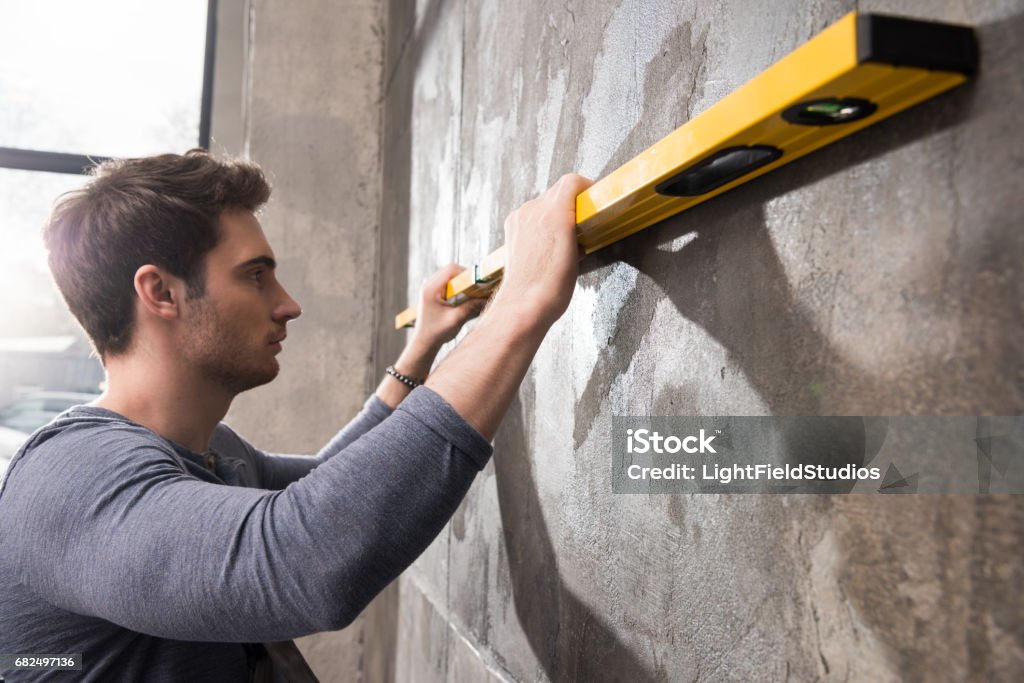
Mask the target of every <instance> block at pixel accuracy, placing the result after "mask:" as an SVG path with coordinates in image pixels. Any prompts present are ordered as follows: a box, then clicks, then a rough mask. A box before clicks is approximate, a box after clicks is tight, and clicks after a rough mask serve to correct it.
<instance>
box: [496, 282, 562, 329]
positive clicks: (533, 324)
mask: <svg viewBox="0 0 1024 683" xmlns="http://www.w3.org/2000/svg"><path fill="white" fill-rule="evenodd" d="M501 294H502V293H501V290H499V291H498V293H497V294H495V296H494V300H493V301H492V302H491V305H490V307H489V308H488V310H487V317H488V318H489V319H491V320H493V321H495V322H497V323H500V324H501V326H502V327H505V328H507V329H508V334H509V336H511V337H516V338H518V339H533V338H536V339H543V338H544V336H545V335H547V333H548V330H549V329H551V326H552V325H553V324H554V323H555V320H557V318H556V319H555V320H547V319H546V318H545V317H544V316H542V315H541V314H540V312H538V310H537V308H536V306H531V305H529V304H528V303H523V302H521V301H516V300H515V299H512V298H508V297H502V296H501Z"/></svg>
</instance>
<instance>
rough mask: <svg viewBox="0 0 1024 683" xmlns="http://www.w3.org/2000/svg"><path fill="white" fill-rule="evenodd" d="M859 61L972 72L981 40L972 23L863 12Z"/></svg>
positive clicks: (859, 26) (858, 17)
mask: <svg viewBox="0 0 1024 683" xmlns="http://www.w3.org/2000/svg"><path fill="white" fill-rule="evenodd" d="M857 61H858V62H859V63H862V64H863V63H864V62H877V63H881V64H889V65H891V66H913V67H917V68H919V69H929V70H932V71H949V72H952V73H962V74H966V75H971V74H974V73H976V72H977V71H978V40H977V38H976V37H975V35H974V29H973V28H971V27H970V26H956V25H953V24H939V23H936V22H931V21H919V20H917V19H905V18H903V17H891V16H886V15H884V14H860V15H858V16H857Z"/></svg>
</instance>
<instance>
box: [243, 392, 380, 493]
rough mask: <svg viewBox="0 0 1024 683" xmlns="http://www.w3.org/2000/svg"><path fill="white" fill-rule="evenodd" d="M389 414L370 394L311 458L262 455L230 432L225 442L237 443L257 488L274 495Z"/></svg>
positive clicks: (306, 456)
mask: <svg viewBox="0 0 1024 683" xmlns="http://www.w3.org/2000/svg"><path fill="white" fill-rule="evenodd" d="M392 412H393V411H392V409H391V407H390V406H388V404H387V403H384V401H382V400H380V399H379V398H378V397H377V395H376V394H371V396H370V398H368V399H367V400H366V403H364V404H363V408H362V410H360V411H359V414H358V415H356V416H355V417H354V418H352V420H351V421H350V422H349V423H348V424H347V425H345V426H344V427H342V429H341V431H339V432H338V433H337V434H335V435H334V437H333V438H331V440H330V441H328V442H327V445H325V446H324V447H323V448H322V449H320V452H319V453H317V454H316V455H315V456H309V455H285V454H281V453H266V452H264V451H261V450H260V449H258V448H256V447H254V446H252V445H251V444H250V443H248V442H247V441H245V440H244V439H242V438H241V437H239V436H238V435H237V434H235V433H234V432H230V434H229V435H227V436H226V438H233V439H235V440H237V442H238V446H240V447H241V448H244V449H245V450H246V451H248V453H249V457H250V458H251V459H252V461H253V462H254V463H255V464H256V470H257V472H258V473H259V479H260V488H264V489H269V490H272V491H277V490H280V489H283V488H284V487H286V486H288V485H289V484H291V483H292V482H294V481H298V480H299V479H301V478H302V477H304V476H306V475H307V474H309V473H310V472H311V471H312V470H313V469H314V468H315V467H317V466H318V465H320V464H322V463H324V462H326V461H327V460H329V459H330V458H332V457H334V456H335V455H337V454H338V453H340V452H341V451H342V450H344V449H345V448H346V447H348V446H349V445H350V444H351V443H352V442H354V441H355V440H356V439H358V438H359V437H361V436H362V435H363V434H366V433H367V432H368V431H370V430H371V429H373V428H374V427H376V426H377V425H378V424H380V423H381V422H382V421H383V420H384V419H386V418H387V417H388V416H389V415H391V413H392Z"/></svg>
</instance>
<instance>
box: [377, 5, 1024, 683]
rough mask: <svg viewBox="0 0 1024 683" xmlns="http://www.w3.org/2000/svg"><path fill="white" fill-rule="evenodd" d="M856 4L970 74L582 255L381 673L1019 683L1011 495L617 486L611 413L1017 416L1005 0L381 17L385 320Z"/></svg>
mask: <svg viewBox="0 0 1024 683" xmlns="http://www.w3.org/2000/svg"><path fill="white" fill-rule="evenodd" d="M853 9H861V10H877V11H887V12H891V13H899V14H907V15H911V16H917V17H922V18H932V19H941V20H947V21H953V22H961V23H968V24H971V25H974V26H976V27H977V29H978V33H979V36H980V39H981V45H982V50H983V55H982V59H983V70H982V73H981V75H980V77H979V78H977V79H976V81H974V82H973V83H972V84H970V85H968V86H966V87H963V88H961V89H959V90H957V91H955V92H951V93H949V94H947V95H944V96H942V97H940V98H938V99H937V100H933V101H931V102H928V103H926V104H924V105H922V106H920V107H918V108H916V109H914V110H911V111H908V112H906V113H904V114H902V115H900V116H898V117H896V118H894V119H891V120H889V121H888V122H886V123H883V124H881V125H879V126H876V127H873V128H870V129H868V130H866V131H864V132H862V133H860V134H858V135H856V136H854V137H852V138H849V139H847V140H845V141H843V142H840V143H838V144H836V145H834V146H832V147H830V148H827V149H824V150H821V151H819V152H817V153H815V154H813V155H811V156H809V157H808V158H805V159H803V160H801V161H798V162H796V163H794V164H792V165H790V166H787V167H785V168H783V169H782V170H780V171H777V172H775V173H773V174H771V175H769V176H766V177H764V178H762V179H760V180H757V181H756V182H753V183H750V184H748V185H745V186H742V187H741V188H739V189H737V190H734V191H732V192H730V193H728V194H726V195H724V196H721V197H719V198H716V199H714V200H712V201H710V202H708V203H706V204H704V205H702V206H700V207H697V208H696V209H693V210H691V211H689V212H687V213H685V214H682V215H680V216H678V217H676V218H674V219H671V220H669V221H666V222H665V223H664V224H662V225H660V226H657V227H654V228H651V229H649V230H647V231H646V232H645V233H641V234H639V235H637V236H634V237H632V238H630V239H628V240H626V241H624V242H621V243H619V244H618V245H616V246H614V247H612V248H609V249H607V250H605V251H602V252H599V253H598V254H595V255H593V256H592V257H590V258H589V259H588V260H587V261H586V262H585V263H584V270H585V271H586V272H585V273H584V274H583V276H582V277H581V278H580V280H579V284H578V287H577V290H576V293H575V297H574V300H573V303H572V306H571V308H570V309H569V311H568V313H567V314H566V315H565V317H564V318H563V319H562V320H561V321H560V322H559V323H558V324H557V325H556V326H555V327H554V328H553V329H552V331H551V333H550V335H549V337H548V338H547V340H546V341H545V343H544V345H543V347H542V349H541V351H540V353H539V354H538V356H537V358H536V360H535V361H534V363H533V367H532V370H531V372H530V374H529V376H528V377H527V379H526V381H525V382H524V383H523V386H522V389H521V391H520V394H519V399H518V401H517V402H516V404H515V405H514V407H513V409H512V411H511V414H510V415H509V416H508V417H507V418H506V420H505V423H504V425H503V427H502V429H501V432H500V434H499V436H498V437H497V439H496V441H495V456H494V459H493V463H492V464H491V465H490V466H489V467H488V468H487V469H486V470H485V471H484V473H483V474H482V476H481V477H480V478H479V480H478V481H477V483H476V484H475V485H474V487H473V489H472V490H471V491H470V493H469V496H468V498H467V499H466V501H465V503H464V504H463V505H462V507H461V508H460V509H459V511H458V513H457V514H456V516H455V518H454V519H453V520H452V522H451V524H450V525H449V527H448V529H447V530H446V531H445V532H444V533H443V534H442V536H441V537H440V538H439V539H438V540H437V542H436V543H434V545H433V546H432V547H431V548H430V549H429V550H428V551H427V552H426V554H425V555H424V556H423V557H422V558H421V559H420V560H419V561H418V562H417V563H416V565H415V566H414V567H413V568H412V569H411V570H410V571H409V572H407V573H406V574H405V575H404V576H403V577H402V578H401V579H400V582H399V586H398V589H397V591H393V592H394V593H397V595H395V594H392V595H389V596H386V598H385V599H386V600H387V601H389V602H388V606H387V609H388V610H390V612H389V613H390V614H393V615H395V617H396V618H397V636H396V639H395V643H396V651H395V655H394V659H393V663H392V666H393V670H392V671H390V672H388V673H389V675H393V676H394V677H395V678H396V679H397V680H400V681H444V680H453V681H460V680H464V681H476V680H492V679H493V680H519V681H536V680H553V681H569V680H580V681H596V680H602V681H638V680H665V681H703V680H708V681H719V680H778V681H781V680H800V681H810V680H823V681H841V680H858V681H896V680H927V681H935V680H977V681H982V680H984V681H989V680H1020V679H1021V677H1022V676H1024V563H1022V562H1021V555H1020V548H1021V542H1022V541H1024V502H1022V501H1021V500H1020V499H1016V498H1010V497H996V496H989V497H966V496H961V497H958V496H945V497H943V496H929V497H925V496H921V497H916V496H907V497H883V496H873V497H859V496H847V497H842V496H802V497H801V496H717V495H703V496H689V497H684V496H650V497H645V496H625V495H619V496H616V495H612V494H611V493H610V491H611V484H610V480H609V479H610V457H611V450H610V446H609V437H610V422H611V417H612V415H614V414H620V415H643V414H656V415H657V414H680V415H686V414H706V415H764V414H777V415H818V414H822V415H851V414H852V415H898V414H922V415H943V414H949V415H960V414H968V415H972V414H1020V413H1021V412H1022V411H1024V273H1022V262H1024V232H1022V231H1021V226H1022V224H1024V202H1022V201H1021V199H1020V188H1021V185H1020V177H1021V164H1022V160H1024V134H1021V133H1020V132H1019V131H1018V130H1017V129H1016V125H1017V121H1018V120H1019V115H1018V114H1017V113H1015V111H1014V110H1015V109H1020V107H1021V106H1024V80H1022V78H1021V76H1020V73H1021V70H1022V68H1024V60H1022V58H1021V56H1020V54H1019V52H1017V47H1016V46H1017V44H1018V42H1019V36H1020V35H1022V34H1024V3H1021V2H1019V1H1017V2H1002V3H999V2H955V3H954V2H938V3H937V2H924V1H919V2H899V3H881V2H860V3H855V2H850V1H831V0H817V1H816V2H812V3H808V2H789V1H787V2H772V3H755V2H741V1H739V0H723V1H719V2H713V3H698V2H695V1H693V0H684V1H680V0H646V1H639V0H592V1H588V2H572V1H570V2H565V3H557V4H556V3H550V2H538V1H536V0H529V1H524V2H516V3H499V2H487V1H483V0H421V1H420V2H416V3H412V2H401V1H399V0H394V1H393V2H391V3H390V7H389V14H388V24H387V26H388V39H387V59H386V67H385V74H386V76H385V92H384V95H385V123H384V136H383V145H384V156H383V177H384V189H383V193H382V196H383V198H384V199H385V203H384V211H383V213H382V224H381V229H382V235H383V236H384V238H383V244H384V245H385V246H384V248H383V249H382V253H381V258H382V263H383V264H385V267H384V268H382V270H381V272H380V273H379V274H378V277H380V278H381V280H380V282H381V285H380V292H381V298H380V302H379V304H380V306H381V315H380V317H379V320H380V330H379V332H378V342H377V348H378V350H379V351H380V356H379V357H380V358H382V359H384V358H387V357H391V356H393V355H394V354H395V353H396V352H397V348H398V346H397V343H400V342H396V341H395V334H396V333H395V332H393V331H392V330H390V329H389V324H390V320H389V317H388V314H393V313H394V312H397V311H398V310H399V309H401V308H403V307H404V306H405V305H407V303H408V302H410V301H412V300H413V299H412V297H413V295H414V292H415V289H416V285H417V284H418V283H419V282H420V281H421V280H422V279H423V278H424V277H426V276H427V275H428V274H429V273H430V272H431V271H432V270H433V269H434V268H436V267H438V266H440V265H442V264H444V263H446V262H448V261H450V260H457V261H459V262H462V263H466V264H469V263H473V262H474V261H476V260H478V259H479V258H480V257H482V256H483V255H484V254H486V253H487V252H488V251H490V250H491V249H493V248H494V247H496V246H498V245H499V244H500V243H501V241H502V235H501V225H502V221H503V218H504V216H505V215H506V214H507V213H508V212H509V211H511V210H512V209H514V208H515V207H516V206H517V205H519V204H520V203H521V202H523V201H524V200H526V199H528V198H530V197H531V196H534V195H535V194H537V193H538V192H539V191H541V190H542V189H544V188H545V187H546V186H547V185H548V184H549V183H551V182H553V181H554V180H555V179H556V178H557V177H558V176H559V175H560V174H562V173H565V172H569V171H579V172H581V173H583V174H584V175H588V176H591V177H594V178H597V177H600V176H602V175H604V174H606V173H608V172H609V171H611V170H613V169H614V168H615V167H617V166H618V165H619V164H621V163H623V162H624V161H626V160H628V159H629V158H631V157H632V156H634V155H635V154H637V153H639V152H640V151H642V150H643V149H644V148H646V147H647V146H649V145H650V144H652V143H654V142H656V141H657V140H658V139H659V138H661V137H662V136H664V135H665V134H667V133H668V132H670V131H671V130H673V129H674V128H676V127H677V126H679V125H680V124H682V123H683V122H685V121H686V120H687V119H689V118H691V117H692V116H694V115H696V114H698V113H700V112H701V111H703V110H705V109H707V108H708V107H710V106H711V105H713V104H714V103H715V102H717V101H718V100H719V99H721V98H722V97H723V96H724V95H726V94H728V93H729V92H731V91H732V90H734V89H735V88H737V87H738V86H740V85H742V84H743V83H744V82H746V81H747V80H748V79H750V78H752V77H754V76H755V75H757V74H758V73H759V72H760V71H762V70H763V69H764V68H765V67H767V66H769V65H770V64H771V63H773V62H774V61H775V60H777V59H779V58H780V57H782V56H784V55H785V54H787V53H788V52H790V51H791V50H793V49H794V48H796V47H798V46H799V45H801V44H802V43H803V42H805V41H806V40H807V39H809V38H810V37H811V36H813V35H814V34H815V33H817V32H818V31H820V30H821V29H823V28H824V27H826V26H827V25H829V24H831V23H832V22H834V21H835V20H837V19H839V18H840V17H841V16H842V15H844V14H845V13H846V12H849V11H851V10H853Z"/></svg>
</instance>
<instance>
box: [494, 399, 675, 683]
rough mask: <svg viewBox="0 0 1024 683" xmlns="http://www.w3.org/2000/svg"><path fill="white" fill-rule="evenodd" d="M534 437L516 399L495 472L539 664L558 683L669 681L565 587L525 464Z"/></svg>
mask: <svg viewBox="0 0 1024 683" xmlns="http://www.w3.org/2000/svg"><path fill="white" fill-rule="evenodd" d="M528 386H530V387H532V383H530V382H526V383H524V388H523V393H525V392H526V391H527V387H528ZM525 398H526V402H527V404H528V405H529V404H532V403H533V400H532V398H533V397H532V396H527V397H525ZM528 434H529V429H528V427H527V424H526V423H525V415H524V411H523V404H522V402H521V400H520V398H519V397H517V398H516V399H515V400H514V401H513V403H512V405H511V407H510V408H509V411H508V414H507V415H506V417H505V419H504V421H503V422H502V424H501V429H500V430H499V432H498V435H497V437H496V439H495V443H494V451H495V453H496V454H502V455H504V456H506V457H496V458H494V471H495V481H496V484H497V488H498V506H499V509H500V510H501V527H502V533H503V535H504V539H505V547H506V549H507V551H508V565H509V573H510V575H511V580H512V593H513V599H514V602H515V608H516V615H517V616H518V617H519V623H520V626H522V629H523V632H524V633H525V634H526V638H527V640H528V641H529V643H530V648H531V649H532V650H533V653H534V655H535V656H536V657H537V661H538V662H539V663H540V665H541V667H542V668H543V669H544V672H545V673H546V674H547V677H548V678H549V679H550V680H552V681H554V682H555V683H560V682H561V681H651V680H667V679H666V678H665V677H664V675H661V676H655V675H653V674H652V673H651V671H649V670H648V669H647V668H646V666H645V665H644V663H643V662H641V661H640V660H639V659H638V658H637V656H636V655H635V654H634V653H633V652H631V651H630V650H629V649H628V648H627V647H626V646H625V645H624V644H623V643H621V642H620V641H619V639H618V638H617V637H616V635H615V634H614V633H613V632H612V630H611V629H610V628H609V627H608V625H607V624H606V623H604V622H603V621H602V619H601V617H600V616H599V615H597V614H595V613H594V612H593V611H592V610H591V609H590V608H589V607H587V605H586V604H584V603H583V602H582V601H581V600H580V599H579V598H577V597H576V596H575V595H574V594H573V593H572V592H571V591H570V590H569V588H568V587H567V586H566V585H565V582H564V581H563V580H562V577H561V575H560V574H559V572H558V557H557V555H556V554H555V548H554V545H553V544H552V543H551V535H550V534H549V533H548V530H547V526H546V525H545V523H544V515H543V513H542V511H541V505H540V499H539V498H538V494H537V484H536V482H534V480H533V474H532V473H531V471H530V459H529V458H528V457H525V456H526V454H527V453H528Z"/></svg>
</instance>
